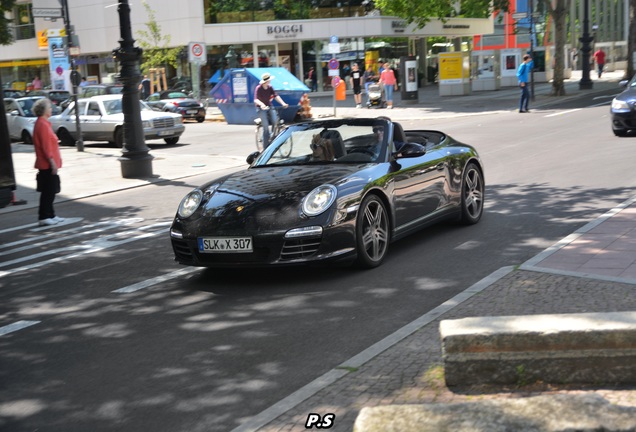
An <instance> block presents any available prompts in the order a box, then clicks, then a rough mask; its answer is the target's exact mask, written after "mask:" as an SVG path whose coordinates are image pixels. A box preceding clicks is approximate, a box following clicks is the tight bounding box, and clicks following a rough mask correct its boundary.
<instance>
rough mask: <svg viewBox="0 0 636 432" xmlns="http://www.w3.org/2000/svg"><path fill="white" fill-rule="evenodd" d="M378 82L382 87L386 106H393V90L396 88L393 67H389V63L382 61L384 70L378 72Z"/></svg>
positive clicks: (389, 107)
mask: <svg viewBox="0 0 636 432" xmlns="http://www.w3.org/2000/svg"><path fill="white" fill-rule="evenodd" d="M380 82H381V83H382V86H383V87H384V97H386V104H387V108H388V109H391V108H393V90H397V80H396V79H395V74H394V73H393V69H391V68H390V67H389V63H388V62H387V63H384V70H383V71H382V73H381V74H380Z"/></svg>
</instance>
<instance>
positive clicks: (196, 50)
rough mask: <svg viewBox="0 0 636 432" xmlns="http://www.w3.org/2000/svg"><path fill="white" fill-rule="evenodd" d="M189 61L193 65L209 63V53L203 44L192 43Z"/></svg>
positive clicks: (189, 49) (189, 48) (189, 46)
mask: <svg viewBox="0 0 636 432" xmlns="http://www.w3.org/2000/svg"><path fill="white" fill-rule="evenodd" d="M188 60H189V61H190V62H192V63H207V61H208V53H207V50H206V48H205V43H203V42H190V44H189V45H188Z"/></svg>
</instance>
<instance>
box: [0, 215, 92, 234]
mask: <svg viewBox="0 0 636 432" xmlns="http://www.w3.org/2000/svg"><path fill="white" fill-rule="evenodd" d="M83 219H84V218H81V217H80V218H64V222H60V223H58V224H55V226H56V227H58V226H64V225H70V224H72V223H75V222H79V221H81V220H83ZM23 229H31V231H42V230H48V229H51V227H50V226H43V227H40V226H38V224H37V222H35V223H29V224H26V225H19V226H16V227H11V228H7V229H3V230H0V234H4V233H8V232H11V231H18V230H23Z"/></svg>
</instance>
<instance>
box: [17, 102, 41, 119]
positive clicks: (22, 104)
mask: <svg viewBox="0 0 636 432" xmlns="http://www.w3.org/2000/svg"><path fill="white" fill-rule="evenodd" d="M38 99H42V98H29V99H18V103H19V104H20V108H22V111H24V116H25V117H35V114H33V112H32V111H31V109H32V108H33V104H34V103H35V102H36V101H37V100H38Z"/></svg>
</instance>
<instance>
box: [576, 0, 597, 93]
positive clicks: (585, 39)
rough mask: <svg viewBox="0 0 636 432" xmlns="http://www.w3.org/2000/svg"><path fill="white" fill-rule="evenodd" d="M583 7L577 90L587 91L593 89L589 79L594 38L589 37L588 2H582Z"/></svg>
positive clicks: (585, 0)
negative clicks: (580, 58) (579, 77)
mask: <svg viewBox="0 0 636 432" xmlns="http://www.w3.org/2000/svg"><path fill="white" fill-rule="evenodd" d="M583 7H584V8H585V10H584V11H583V36H581V37H580V38H579V41H581V43H582V44H583V45H582V46H581V52H582V53H583V55H582V56H581V57H582V59H583V64H582V67H581V81H579V89H581V90H589V89H591V88H593V87H594V83H593V82H592V80H591V79H590V53H591V52H592V47H591V45H590V43H591V42H592V40H594V38H593V37H592V36H590V16H589V10H590V0H584V2H583Z"/></svg>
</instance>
